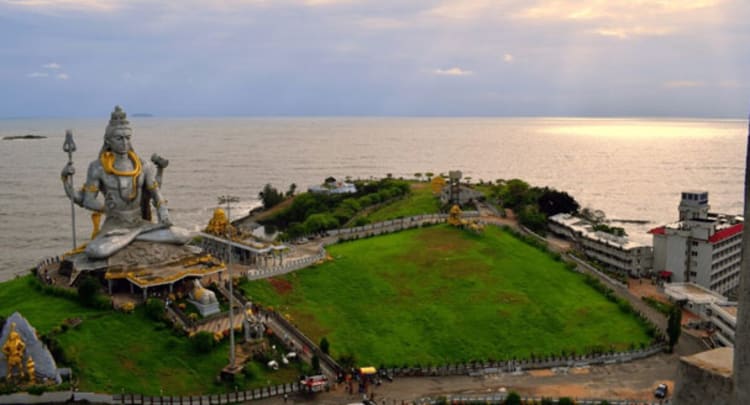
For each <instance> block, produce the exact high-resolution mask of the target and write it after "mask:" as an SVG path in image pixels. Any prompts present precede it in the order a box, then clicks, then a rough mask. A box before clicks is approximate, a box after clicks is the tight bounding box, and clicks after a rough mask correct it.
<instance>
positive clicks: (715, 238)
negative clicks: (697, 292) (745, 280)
mask: <svg viewBox="0 0 750 405" xmlns="http://www.w3.org/2000/svg"><path fill="white" fill-rule="evenodd" d="M709 208H710V206H709V205H708V192H706V191H687V192H683V193H682V199H681V201H680V206H679V211H680V220H679V221H677V222H675V223H672V224H669V225H665V226H660V227H658V228H654V229H652V230H650V231H649V233H651V234H652V235H653V244H654V270H655V271H657V272H659V273H661V274H664V275H667V276H670V277H671V281H673V282H679V283H688V282H689V283H695V284H699V285H702V286H703V287H706V288H709V289H711V290H713V291H716V292H718V293H720V294H726V293H727V292H729V291H730V290H732V289H733V288H735V287H736V286H737V285H738V284H739V277H740V258H741V243H742V228H743V223H742V222H743V221H742V217H739V216H733V215H722V214H714V213H709V212H708V211H709Z"/></svg>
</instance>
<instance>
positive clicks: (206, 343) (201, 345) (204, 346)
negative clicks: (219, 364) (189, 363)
mask: <svg viewBox="0 0 750 405" xmlns="http://www.w3.org/2000/svg"><path fill="white" fill-rule="evenodd" d="M190 344H191V346H192V347H193V350H195V351H196V352H197V353H209V352H210V351H211V350H212V349H213V348H214V335H213V334H211V333H210V332H206V331H200V332H198V333H196V334H195V335H193V337H191V338H190Z"/></svg>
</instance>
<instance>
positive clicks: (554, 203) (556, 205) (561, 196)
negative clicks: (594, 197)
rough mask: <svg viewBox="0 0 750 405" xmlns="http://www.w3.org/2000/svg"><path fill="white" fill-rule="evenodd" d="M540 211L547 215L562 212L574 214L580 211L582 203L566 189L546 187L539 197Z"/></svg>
mask: <svg viewBox="0 0 750 405" xmlns="http://www.w3.org/2000/svg"><path fill="white" fill-rule="evenodd" d="M537 204H538V205H539V211H541V212H543V213H544V214H545V215H547V217H551V216H553V215H557V214H560V213H566V214H572V213H574V212H576V211H578V208H580V205H579V204H578V201H576V200H575V198H573V197H572V196H571V195H570V194H568V193H566V192H564V191H557V190H555V189H553V188H548V187H545V188H543V189H542V192H541V195H540V196H539V198H538V199H537Z"/></svg>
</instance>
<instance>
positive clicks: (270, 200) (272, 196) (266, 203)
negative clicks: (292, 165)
mask: <svg viewBox="0 0 750 405" xmlns="http://www.w3.org/2000/svg"><path fill="white" fill-rule="evenodd" d="M258 197H260V200H261V201H262V202H263V208H265V209H269V208H271V207H273V206H274V205H276V204H278V203H280V202H282V201H284V196H283V195H282V194H281V193H280V192H279V190H276V188H274V187H273V186H272V185H271V184H270V183H266V185H265V186H264V187H263V191H261V192H260V193H258Z"/></svg>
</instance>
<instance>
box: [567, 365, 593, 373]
mask: <svg viewBox="0 0 750 405" xmlns="http://www.w3.org/2000/svg"><path fill="white" fill-rule="evenodd" d="M568 372H569V373H570V374H574V375H582V374H589V373H590V372H591V370H590V369H588V368H578V367H575V368H571V369H570V370H568Z"/></svg>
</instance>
